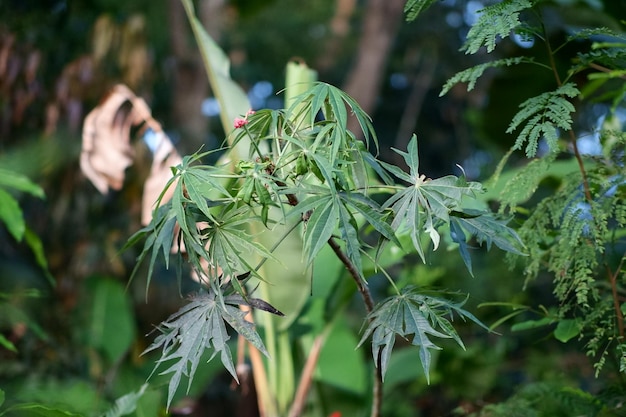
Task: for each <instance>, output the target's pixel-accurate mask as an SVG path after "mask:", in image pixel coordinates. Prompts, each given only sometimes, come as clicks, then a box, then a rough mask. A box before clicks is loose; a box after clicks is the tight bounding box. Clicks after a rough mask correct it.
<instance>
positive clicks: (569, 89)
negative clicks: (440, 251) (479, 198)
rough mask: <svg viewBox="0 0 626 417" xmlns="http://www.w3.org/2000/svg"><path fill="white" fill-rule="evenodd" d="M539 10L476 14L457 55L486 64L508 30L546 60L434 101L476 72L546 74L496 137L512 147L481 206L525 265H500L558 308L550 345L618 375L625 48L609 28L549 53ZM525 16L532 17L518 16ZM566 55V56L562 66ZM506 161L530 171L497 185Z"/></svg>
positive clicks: (571, 37)
mask: <svg viewBox="0 0 626 417" xmlns="http://www.w3.org/2000/svg"><path fill="white" fill-rule="evenodd" d="M544 6H549V2H544V1H533V2H531V1H526V0H521V1H519V0H510V1H507V0H505V1H501V2H497V3H494V4H492V5H489V6H487V7H485V8H484V9H483V10H482V11H481V13H480V16H479V18H478V20H477V22H476V23H475V25H474V26H473V27H472V28H471V30H470V31H469V33H468V36H467V39H466V42H465V44H464V46H463V48H462V50H464V51H466V52H467V53H470V54H476V53H478V51H479V49H480V48H482V47H483V46H484V47H486V49H487V52H488V53H489V52H492V51H494V49H495V46H496V44H497V42H498V39H499V38H503V37H506V36H508V35H509V33H510V32H511V31H517V32H519V33H522V32H523V33H524V35H525V36H528V37H532V38H533V39H535V40H537V41H540V42H537V43H541V45H542V46H543V47H545V52H546V54H545V57H546V58H544V60H543V61H542V60H540V59H539V58H538V57H539V56H541V55H538V54H535V58H530V57H525V56H521V55H520V56H515V57H507V58H505V59H497V58H493V59H492V60H491V61H489V62H487V63H482V64H479V65H477V66H474V67H472V68H469V69H466V70H464V71H461V72H459V73H458V74H456V75H455V76H453V77H452V78H451V79H450V80H448V82H447V83H446V84H445V85H444V88H443V90H442V94H445V93H447V92H448V91H450V89H451V88H452V86H454V85H455V84H457V83H460V82H465V83H468V86H467V88H468V90H471V89H472V88H474V87H475V85H476V83H477V82H478V80H479V79H480V78H481V77H483V76H484V73H485V70H487V69H488V68H496V67H497V68H502V69H504V68H505V67H508V66H512V65H518V64H522V63H529V64H532V66H531V67H529V71H531V70H536V71H549V72H550V73H551V74H552V75H553V77H554V84H555V86H554V88H553V89H550V90H548V91H545V92H542V93H540V94H538V95H536V96H534V97H529V98H528V99H526V100H525V101H523V102H522V103H521V104H520V105H519V111H518V112H517V114H515V115H514V116H513V118H512V120H511V122H510V124H509V126H508V129H507V130H506V133H509V134H513V133H515V132H518V133H517V137H516V139H515V142H514V145H513V146H512V148H511V150H510V152H509V153H508V154H507V155H505V157H504V158H503V160H502V161H501V163H500V164H499V166H498V168H497V169H496V173H495V175H494V178H493V180H492V186H493V187H494V188H496V189H497V190H499V191H498V192H493V193H492V194H491V197H492V198H496V199H497V200H498V202H499V203H500V213H501V214H504V213H508V214H509V215H511V216H513V217H514V222H515V224H517V225H518V226H517V229H516V232H517V233H518V234H519V238H520V239H521V241H523V242H524V244H525V246H526V250H525V251H524V255H527V256H524V257H523V258H521V257H520V256H519V255H520V253H518V252H516V251H515V250H511V249H512V248H505V249H506V250H508V254H507V257H508V258H509V259H510V260H511V261H512V264H516V265H520V264H521V265H522V266H523V267H522V271H523V274H524V275H525V276H526V284H528V283H530V282H531V281H532V280H533V279H534V278H536V277H538V276H539V275H540V274H542V273H544V272H549V273H550V274H551V276H552V289H553V293H554V296H555V298H556V300H557V303H558V305H557V307H555V311H554V312H552V313H550V317H547V316H546V319H545V320H543V321H541V324H542V325H547V324H553V323H555V322H556V323H557V327H556V330H555V332H554V335H555V337H556V338H557V339H558V340H560V341H562V342H566V341H569V340H574V339H582V340H584V341H585V343H586V348H585V349H586V352H587V354H588V355H590V356H595V357H596V359H597V363H596V369H597V370H600V369H601V368H602V367H603V365H604V364H605V362H606V359H607V357H613V358H615V359H616V360H615V362H616V363H618V364H619V368H620V370H621V372H623V371H624V370H626V366H623V364H624V363H626V361H625V360H624V357H623V352H624V350H625V347H624V346H625V345H624V337H625V334H624V332H625V330H624V313H625V311H623V310H625V309H624V308H623V307H622V306H623V305H624V303H623V300H622V298H621V296H620V294H622V292H623V291H624V288H626V279H625V276H624V267H623V265H624V259H625V258H624V254H623V252H624V251H623V245H624V241H625V240H624V239H625V238H626V236H625V235H624V233H623V229H624V226H625V223H624V220H625V219H624V213H625V211H626V207H625V203H624V201H625V199H624V196H625V195H626V194H624V192H625V191H626V187H625V186H624V184H625V180H626V171H625V170H624V164H623V155H624V153H623V152H624V143H625V135H624V132H623V123H622V122H620V121H619V117H618V116H617V113H618V112H619V109H620V108H623V103H624V101H623V99H624V97H625V93H626V83H624V77H623V76H624V71H623V68H624V62H625V59H624V58H625V57H626V54H625V51H626V49H625V46H626V42H625V39H626V38H625V36H624V33H623V32H620V31H619V30H617V29H607V28H605V27H601V28H595V27H583V28H577V29H576V30H575V31H573V30H572V31H570V33H569V34H568V36H566V37H565V40H564V41H563V42H562V43H561V44H557V45H552V44H551V42H552V39H553V37H551V34H550V32H549V29H547V28H546V27H547V24H548V23H549V22H546V21H544V20H543V17H542V16H544ZM530 9H532V11H533V13H532V14H531V13H523V12H524V11H526V10H530ZM566 47H568V48H566ZM574 49H575V50H576V52H575V53H570V55H569V56H567V55H566V54H567V53H568V52H569V51H571V50H574ZM557 61H558V62H561V63H563V62H569V66H566V67H565V68H563V66H562V65H557V64H556V63H557ZM598 103H601V104H602V105H603V106H604V107H602V108H604V109H607V110H606V114H604V115H603V116H602V117H603V120H604V122H603V123H602V125H601V126H600V127H598V125H597V124H596V126H585V123H587V124H589V122H587V121H586V120H585V118H584V115H585V112H586V111H588V110H589V109H591V108H592V106H594V105H597V104H598ZM596 108H599V107H596ZM591 123H597V120H594V121H592V122H591ZM581 126H582V129H583V130H586V131H589V132H592V133H591V134H592V135H594V136H595V137H597V139H598V141H599V144H600V145H601V148H602V151H601V153H599V154H597V155H593V156H591V155H586V154H584V153H583V152H582V151H581V150H580V149H579V142H580V140H581V139H584V138H582V135H580V133H579V132H577V131H576V129H578V128H581ZM579 135H580V136H579ZM540 144H545V145H546V148H547V151H546V152H540V151H539V149H540ZM518 150H523V151H524V152H525V154H526V156H527V157H528V158H530V159H531V160H530V161H529V162H528V163H527V164H526V165H525V166H521V167H518V168H515V169H511V170H509V171H508V172H505V173H504V174H502V170H503V168H504V166H505V165H506V163H507V161H508V159H509V158H510V156H511V155H512V153H513V152H514V151H518ZM501 174H502V175H501ZM538 191H541V193H538ZM468 218H471V216H470V217H468V216H467V213H466V214H465V215H464V216H458V217H455V221H454V222H453V225H452V227H453V230H454V231H456V224H457V223H464V224H465V226H466V227H467V226H468V223H469V222H468V220H467V219H468ZM457 234H459V235H460V234H461V233H460V232H457ZM483 235H484V234H483ZM505 236H507V233H506V232H504V231H502V230H500V231H499V232H498V233H497V238H498V239H500V243H501V244H506V243H507V242H511V238H512V236H509V238H510V239H509V240H508V241H507V240H505V241H504V242H503V241H502V239H503V238H504V237H505ZM494 243H495V244H498V242H497V241H495V240H494ZM501 247H502V246H501ZM460 250H461V253H462V254H463V253H464V251H465V249H464V247H463V245H462V244H461V245H460ZM464 258H465V257H464ZM468 267H469V266H468Z"/></svg>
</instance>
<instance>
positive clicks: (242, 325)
mask: <svg viewBox="0 0 626 417" xmlns="http://www.w3.org/2000/svg"><path fill="white" fill-rule="evenodd" d="M228 302H229V300H228V299H221V300H220V299H219V298H218V297H216V295H215V293H213V292H202V293H199V294H197V295H195V296H193V297H192V298H191V301H190V303H189V304H187V305H186V306H185V307H183V308H182V309H181V310H179V311H178V312H176V313H174V314H173V315H172V316H170V317H169V318H168V319H167V320H166V321H165V322H164V323H162V324H161V326H160V327H159V331H160V332H161V334H160V335H159V336H157V338H156V339H155V341H154V343H152V345H150V346H149V347H148V348H147V349H146V351H145V352H144V353H147V352H150V351H152V350H155V349H161V350H162V356H161V358H160V359H159V360H158V361H157V367H158V366H159V365H161V364H165V365H166V366H167V365H169V367H168V368H167V369H165V370H164V371H161V373H160V374H161V375H164V374H172V375H171V377H170V381H169V385H168V402H167V405H168V407H169V405H170V403H171V401H172V398H173V397H174V394H175V393H176V390H177V388H178V385H179V384H180V382H181V379H182V377H183V376H185V377H187V378H188V379H189V385H188V389H189V387H190V386H191V381H192V380H193V376H194V374H195V373H196V370H197V368H198V364H199V363H200V359H201V358H202V356H203V354H204V352H205V350H210V351H211V352H212V354H211V357H210V358H209V360H211V359H213V358H214V357H215V356H216V355H217V354H218V353H219V355H220V360H221V361H222V363H223V364H224V366H225V368H226V369H227V370H228V372H229V373H230V374H231V375H232V376H233V378H234V379H235V380H238V378H237V372H236V371H235V366H234V364H233V359H232V355H231V351H230V347H229V346H228V340H229V339H230V336H229V334H228V331H227V329H226V323H228V324H229V325H230V326H232V328H234V329H235V330H236V331H237V332H238V333H239V334H240V335H242V336H244V337H245V338H246V339H247V340H248V341H249V342H250V343H252V344H253V345H254V346H255V347H256V348H257V349H259V350H260V351H261V352H263V353H265V354H267V352H266V350H265V346H264V345H263V342H262V341H261V338H260V336H259V335H258V334H257V333H256V331H255V330H254V326H253V325H252V323H250V322H249V321H247V320H246V319H245V316H246V314H247V312H244V311H242V310H240V309H239V308H238V307H236V306H233V305H231V304H229V303H228ZM172 362H173V363H172Z"/></svg>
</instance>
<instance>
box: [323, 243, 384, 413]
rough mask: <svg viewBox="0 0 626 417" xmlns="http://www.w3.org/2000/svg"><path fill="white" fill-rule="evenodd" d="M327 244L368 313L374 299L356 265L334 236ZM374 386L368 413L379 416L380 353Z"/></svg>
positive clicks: (381, 394)
mask: <svg viewBox="0 0 626 417" xmlns="http://www.w3.org/2000/svg"><path fill="white" fill-rule="evenodd" d="M328 244H329V245H330V247H331V248H332V250H333V252H335V255H337V257H338V258H339V260H340V261H341V263H343V265H344V266H345V267H346V269H347V270H348V273H349V274H350V276H351V277H352V279H353V280H354V282H355V283H356V287H357V289H358V290H359V293H360V294H361V297H362V298H363V302H364V303H365V309H366V310H367V314H368V315H369V314H370V313H371V312H372V311H373V310H374V301H373V300H372V294H371V293H370V290H369V288H368V287H367V285H366V283H365V282H363V280H362V279H361V275H360V274H359V271H358V270H357V269H356V266H355V265H354V264H353V263H352V261H350V259H349V258H348V256H347V255H346V254H345V253H344V252H343V250H342V249H341V246H339V244H338V243H337V242H336V241H335V238H334V237H331V238H330V239H328ZM374 368H375V370H374V387H373V389H372V396H373V399H372V412H371V414H370V416H371V417H379V416H380V411H381V407H382V403H383V376H382V372H381V368H380V355H379V356H378V358H376V366H375V367H374Z"/></svg>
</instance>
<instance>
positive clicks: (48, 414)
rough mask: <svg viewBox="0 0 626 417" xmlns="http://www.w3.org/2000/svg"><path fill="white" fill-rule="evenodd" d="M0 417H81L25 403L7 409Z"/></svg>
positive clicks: (62, 410)
mask: <svg viewBox="0 0 626 417" xmlns="http://www.w3.org/2000/svg"><path fill="white" fill-rule="evenodd" d="M0 416H19V417H81V416H82V415H81V414H76V413H73V412H70V411H67V410H64V409H61V408H57V407H52V406H47V405H43V404H35V403H26V404H18V405H14V406H12V407H9V408H7V409H6V410H4V411H3V412H1V413H0Z"/></svg>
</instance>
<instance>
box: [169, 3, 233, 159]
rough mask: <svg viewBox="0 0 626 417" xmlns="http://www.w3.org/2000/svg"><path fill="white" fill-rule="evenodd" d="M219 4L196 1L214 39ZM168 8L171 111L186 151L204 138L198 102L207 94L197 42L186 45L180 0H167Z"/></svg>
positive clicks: (186, 30)
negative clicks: (171, 71)
mask: <svg viewBox="0 0 626 417" xmlns="http://www.w3.org/2000/svg"><path fill="white" fill-rule="evenodd" d="M223 5H224V0H203V1H201V2H200V4H199V5H198V11H197V13H198V18H199V19H200V21H201V22H202V24H203V26H204V27H205V28H206V30H207V32H208V33H209V35H210V36H211V37H212V38H213V39H214V40H215V41H216V42H217V41H218V40H219V37H220V33H221V25H220V16H221V11H222V8H223ZM168 11H169V13H168V16H169V30H170V40H171V41H170V47H171V51H172V57H173V66H172V67H173V73H172V77H173V83H172V85H173V87H172V88H173V90H172V114H173V118H174V124H175V127H176V129H177V130H178V131H179V132H180V136H181V139H182V140H181V142H182V144H181V145H182V146H180V150H181V152H182V153H183V154H187V153H192V152H195V151H197V150H198V149H199V148H200V146H201V145H203V144H204V143H205V142H206V138H207V135H208V128H209V122H208V120H207V118H206V116H204V115H203V114H202V102H203V101H204V100H205V99H206V98H207V97H208V95H209V81H208V78H207V74H206V70H205V69H204V65H203V63H202V59H201V55H200V53H199V52H198V47H197V45H195V44H192V45H190V42H189V40H190V39H192V38H191V36H190V35H189V34H190V26H189V22H188V21H187V16H186V15H185V10H184V8H183V6H182V3H181V2H180V0H169V2H168Z"/></svg>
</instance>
